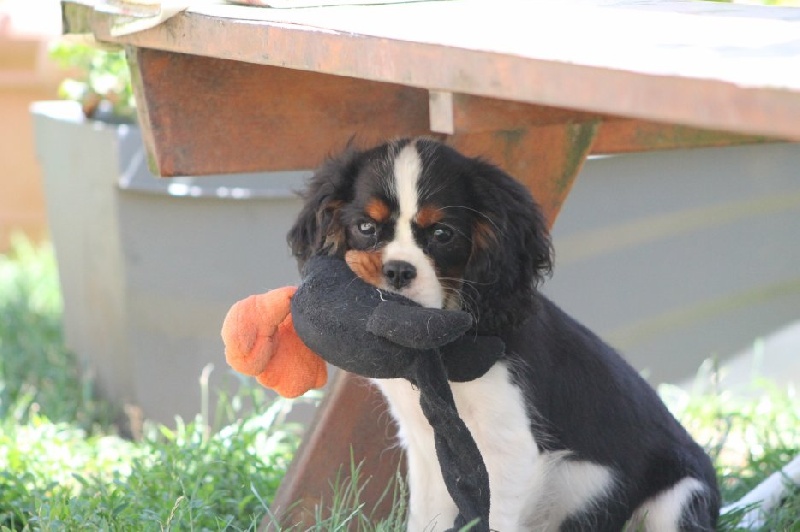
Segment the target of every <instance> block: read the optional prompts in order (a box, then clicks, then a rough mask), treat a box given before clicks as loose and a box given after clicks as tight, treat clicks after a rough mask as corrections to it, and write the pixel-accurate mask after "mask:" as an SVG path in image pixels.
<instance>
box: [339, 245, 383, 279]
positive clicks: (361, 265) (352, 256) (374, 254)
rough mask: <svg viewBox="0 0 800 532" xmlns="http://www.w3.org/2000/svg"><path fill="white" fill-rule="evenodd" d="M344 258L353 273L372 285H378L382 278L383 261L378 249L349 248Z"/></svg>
mask: <svg viewBox="0 0 800 532" xmlns="http://www.w3.org/2000/svg"><path fill="white" fill-rule="evenodd" d="M344 260H345V262H347V265H348V266H350V269H351V270H353V273H355V274H356V275H358V276H359V277H361V279H363V280H364V281H366V282H367V283H369V284H371V285H373V286H380V284H381V279H382V278H383V261H382V260H381V252H380V251H357V250H355V249H351V250H350V251H348V252H347V253H345V255H344Z"/></svg>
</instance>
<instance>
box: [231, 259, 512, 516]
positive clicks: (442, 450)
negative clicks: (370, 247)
mask: <svg viewBox="0 0 800 532" xmlns="http://www.w3.org/2000/svg"><path fill="white" fill-rule="evenodd" d="M290 309H291V311H290ZM472 326H473V321H472V317H471V316H470V315H469V314H467V313H465V312H461V311H452V310H442V309H431V308H423V307H421V306H419V305H417V304H416V303H414V302H412V301H410V300H408V299H406V298H404V297H402V296H400V295H397V294H394V293H390V292H386V291H383V290H380V289H377V288H375V287H374V286H372V285H369V284H367V283H365V282H364V281H362V280H361V279H360V278H359V277H357V276H356V275H355V274H354V273H353V271H352V270H351V269H350V268H349V267H348V266H347V264H346V263H345V261H343V260H341V259H337V258H334V257H314V258H312V259H310V260H309V261H308V262H307V263H306V265H305V268H304V271H303V282H302V284H301V285H300V286H299V287H298V288H297V289H296V290H295V289H294V288H293V287H287V288H282V289H279V290H274V291H272V292H268V293H267V294H262V295H258V296H251V297H249V298H247V299H245V300H242V301H240V302H238V303H236V304H235V305H234V306H233V308H231V310H230V312H229V313H228V316H227V317H226V318H225V322H224V324H223V329H222V335H223V339H224V341H225V344H226V351H225V353H226V358H227V360H228V362H229V363H230V365H231V366H232V367H233V368H234V369H236V370H237V371H240V372H242V373H245V374H248V375H256V376H257V378H258V381H259V382H260V383H262V384H263V385H265V386H268V387H270V388H273V389H275V390H276V391H278V392H279V393H281V394H282V395H287V396H296V395H300V394H302V393H303V392H304V391H305V390H308V389H310V388H313V387H319V386H322V385H323V384H324V382H325V379H326V373H325V363H324V361H323V359H324V360H325V361H327V362H330V363H331V364H333V365H335V366H337V367H339V368H341V369H344V370H346V371H350V372H353V373H356V374H358V375H362V376H364V377H369V378H378V379H382V378H405V379H407V380H409V381H410V382H412V383H413V384H414V385H415V386H416V387H417V388H418V389H419V392H420V405H421V407H422V411H423V413H424V414H425V416H426V417H427V419H428V421H429V423H430V424H431V426H432V427H433V430H434V439H435V443H436V453H437V456H438V458H439V464H440V467H441V469H442V475H443V477H444V481H445V485H446V486H447V489H448V492H449V493H450V495H451V497H452V498H453V500H454V502H455V503H456V505H457V507H458V509H459V516H458V517H457V519H456V522H455V523H454V527H455V529H458V528H461V527H463V526H464V525H466V524H468V523H471V522H474V521H477V522H478V525H477V527H476V528H473V530H478V531H482V530H483V531H488V530H489V528H488V522H489V521H488V518H489V477H488V474H487V472H486V466H485V464H484V462H483V458H482V457H481V454H480V452H479V451H478V447H477V445H476V444H475V441H474V440H473V438H472V436H471V434H470V432H469V430H468V429H467V427H466V425H465V424H464V422H463V420H462V419H461V418H460V417H459V415H458V412H457V410H456V407H455V402H454V400H453V395H452V392H451V390H450V386H449V383H448V379H449V380H451V381H460V382H464V381H469V380H472V379H476V378H478V377H480V376H481V375H483V374H484V373H486V372H487V371H488V370H489V368H491V366H492V365H493V364H494V363H495V362H496V361H497V360H498V359H499V358H500V357H501V356H502V354H503V352H504V348H505V346H504V344H503V342H502V340H500V339H499V338H497V337H491V336H477V335H474V334H467V335H465V333H466V332H467V331H470V330H471V329H472ZM318 355H319V356H318ZM320 357H321V358H320Z"/></svg>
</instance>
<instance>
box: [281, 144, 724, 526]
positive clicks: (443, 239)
mask: <svg viewBox="0 0 800 532" xmlns="http://www.w3.org/2000/svg"><path fill="white" fill-rule="evenodd" d="M289 242H290V244H291V246H292V249H293V252H294V255H295V256H296V257H297V258H298V260H299V261H300V262H301V263H302V262H303V261H304V260H306V259H307V258H309V257H310V256H311V255H313V254H315V253H327V254H336V255H340V256H343V257H345V256H346V257H347V259H348V262H349V263H350V264H351V267H352V268H353V269H354V271H355V272H356V273H357V274H359V275H360V276H361V277H363V278H364V279H366V280H367V281H369V282H371V283H372V284H374V285H376V286H378V287H379V288H383V289H387V290H393V291H396V292H399V293H401V294H403V295H405V296H407V297H409V298H410V299H413V300H415V301H417V302H418V303H420V304H422V305H425V306H430V307H444V308H461V309H464V310H466V311H468V312H470V313H472V314H473V316H474V317H475V319H476V323H477V325H476V327H475V332H476V333H478V334H487V335H498V336H500V337H502V339H503V340H504V341H505V344H506V354H505V355H504V356H503V357H502V359H501V360H500V361H499V362H497V363H496V364H495V365H494V366H493V367H492V369H490V370H489V372H488V373H487V374H486V375H484V376H483V377H481V378H479V379H477V380H474V381H472V382H467V383H451V385H452V389H453V395H454V396H455V401H456V405H457V407H458V411H459V413H460V415H461V416H462V418H463V419H464V421H465V422H466V424H467V426H468V427H469V429H470V431H471V432H472V434H473V436H474V438H475V440H476V442H477V444H478V447H479V449H480V450H481V453H482V455H483V457H484V460H485V462H486V466H487V469H488V471H489V478H490V488H491V517H490V527H491V528H492V529H494V530H499V531H501V532H514V531H522V530H525V531H527V530H564V531H567V530H581V531H584V530H593V531H618V530H623V529H624V528H625V527H626V526H628V527H629V528H628V529H629V530H641V529H644V530H648V531H656V532H668V531H672V530H713V529H714V527H715V524H716V519H717V514H718V512H719V493H718V489H717V486H716V479H715V472H714V469H713V467H712V465H711V462H710V460H709V458H708V457H707V456H706V454H705V453H704V452H703V450H702V449H701V448H700V447H699V446H698V445H697V444H696V443H695V442H694V441H693V440H692V438H691V437H690V436H689V435H688V434H687V432H686V431H685V430H684V429H683V427H681V425H680V424H679V423H678V422H677V421H676V420H675V419H674V418H673V417H672V416H671V415H670V414H669V412H668V411H667V409H666V408H665V406H664V405H663V403H662V402H661V401H660V399H659V398H658V396H657V395H656V394H655V392H654V391H653V389H652V388H651V387H650V386H649V385H648V384H647V383H646V382H645V381H644V380H643V379H641V378H640V377H639V375H638V374H637V373H636V371H635V370H634V369H633V368H631V366H629V365H628V364H627V363H626V362H625V361H624V360H623V359H622V358H621V357H620V355H619V354H617V353H616V352H615V351H614V350H613V349H612V348H611V347H609V346H608V345H606V344H605V343H603V341H602V340H600V339H599V338H598V337H597V336H595V335H594V334H593V333H592V332H591V331H589V330H588V329H586V328H585V327H583V326H582V325H581V324H579V323H578V322H576V321H575V320H574V319H572V318H571V317H570V316H568V315H567V314H565V313H564V312H563V311H561V310H560V309H559V308H558V307H557V306H556V305H555V304H553V303H552V302H550V301H549V300H548V299H547V298H545V297H544V296H543V295H542V294H540V293H539V292H538V291H537V285H538V283H539V282H540V281H541V280H542V278H543V277H544V276H545V275H546V274H548V273H549V271H550V269H551V245H550V240H549V236H548V233H547V229H546V225H545V222H544V220H543V218H542V215H541V212H540V210H539V209H538V207H537V205H536V204H535V203H534V201H533V199H532V198H531V196H530V194H529V192H528V191H527V189H525V188H524V187H523V186H522V185H520V184H519V183H518V182H516V181H515V180H514V179H513V178H511V177H510V176H508V175H507V174H505V173H504V172H503V171H501V170H500V169H498V168H497V167H495V166H493V165H491V164H489V163H487V162H484V161H482V160H479V159H472V158H468V157H465V156H463V155H461V154H459V153H458V152H456V151H455V150H453V149H451V148H449V147H447V146H445V145H443V144H441V143H438V142H436V141H434V140H430V139H403V140H398V141H394V142H391V143H387V144H385V145H382V146H379V147H377V148H373V149H370V150H365V151H359V150H348V151H347V152H346V153H345V154H343V155H342V156H340V157H338V158H334V159H332V160H330V161H328V162H327V163H326V164H325V165H324V166H323V167H322V168H321V169H320V170H319V171H318V172H317V173H316V174H315V175H314V177H313V178H312V179H311V181H310V183H309V187H308V190H307V192H306V195H305V206H304V208H303V210H302V212H301V214H300V215H299V218H298V220H297V222H296V224H295V225H294V227H293V228H292V230H291V231H290V233H289ZM608 304H609V305H613V304H614V302H613V301H609V302H608ZM376 384H377V385H378V386H379V387H380V389H381V390H382V392H383V394H384V395H385V396H386V399H387V400H388V403H389V406H390V409H391V413H392V415H393V416H394V419H395V420H396V422H397V424H398V426H399V438H400V441H401V444H402V445H403V446H404V447H405V449H406V451H407V458H408V481H409V490H410V515H409V525H408V529H409V530H411V531H422V530H443V529H446V528H448V527H450V526H451V525H452V523H453V518H454V517H455V515H456V513H457V511H456V507H455V505H454V503H453V502H452V500H451V498H450V496H449V495H448V493H447V490H446V488H445V485H444V483H443V481H442V477H441V474H440V471H439V466H438V463H437V461H436V453H435V451H434V443H433V434H432V431H431V428H430V426H429V425H428V423H427V421H426V420H425V417H424V416H423V415H422V412H421V411H420V406H419V400H418V399H419V398H418V394H417V392H416V390H415V389H414V388H413V387H412V386H411V384H409V383H408V382H407V381H404V380H382V381H376Z"/></svg>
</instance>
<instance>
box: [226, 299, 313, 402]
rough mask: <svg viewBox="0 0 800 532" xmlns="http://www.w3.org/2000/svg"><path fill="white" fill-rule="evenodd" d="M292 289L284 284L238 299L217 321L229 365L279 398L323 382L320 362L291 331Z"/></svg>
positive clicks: (300, 393)
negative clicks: (273, 392) (221, 319)
mask: <svg viewBox="0 0 800 532" xmlns="http://www.w3.org/2000/svg"><path fill="white" fill-rule="evenodd" d="M296 291H297V288H295V287H294V286H286V287H284V288H279V289H277V290H271V291H270V292H267V293H266V294H258V295H254V296H250V297H248V298H246V299H243V300H241V301H239V302H237V303H236V304H234V305H233V306H232V307H231V309H230V310H229V311H228V315H227V316H226V317H225V321H224V322H223V324H222V338H223V340H224V342H225V358H226V360H227V361H228V364H230V366H231V367H232V368H233V369H235V370H236V371H238V372H240V373H244V374H245V375H251V376H254V377H256V380H257V381H258V382H259V383H260V384H261V385H262V386H266V387H267V388H271V389H273V390H275V391H276V392H278V393H279V394H280V395H282V396H283V397H298V396H300V395H303V394H304V393H306V392H307V391H308V390H310V389H312V388H321V387H322V386H325V383H326V382H327V380H328V367H327V365H326V364H325V361H324V360H323V359H322V358H320V356H319V355H317V354H316V353H314V352H313V351H311V349H309V348H308V347H306V345H305V344H304V343H303V342H302V341H301V340H300V338H299V337H298V336H297V333H296V332H295V330H294V324H293V323H292V314H291V301H292V296H293V295H294V293H295V292H296Z"/></svg>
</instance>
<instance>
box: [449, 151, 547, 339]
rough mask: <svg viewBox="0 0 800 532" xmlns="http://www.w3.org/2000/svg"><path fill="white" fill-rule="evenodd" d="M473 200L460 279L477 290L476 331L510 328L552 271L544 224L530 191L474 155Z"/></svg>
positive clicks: (525, 310)
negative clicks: (468, 247) (469, 240)
mask: <svg viewBox="0 0 800 532" xmlns="http://www.w3.org/2000/svg"><path fill="white" fill-rule="evenodd" d="M472 162H473V163H474V164H473V166H472V168H473V170H474V172H475V175H474V178H473V179H472V180H471V181H472V183H473V186H474V187H475V189H474V190H473V193H474V197H475V198H476V200H477V202H478V208H477V209H476V211H477V212H478V213H479V214H478V215H476V217H475V220H474V222H473V230H472V252H471V255H470V259H469V262H468V263H467V267H466V270H465V274H464V278H465V280H466V281H467V283H468V284H469V285H471V286H472V287H473V288H474V289H475V291H477V295H478V305H479V309H480V312H479V316H478V317H479V321H478V330H479V332H494V333H496V332H499V331H501V330H503V329H507V328H509V327H513V326H514V325H516V323H517V322H518V321H519V319H521V318H523V317H524V316H525V315H526V314H527V310H528V309H529V307H530V305H531V304H532V302H533V297H532V295H533V292H534V291H535V290H536V285H537V284H538V283H539V282H541V281H542V280H543V279H544V277H545V276H547V275H549V274H550V272H551V271H552V265H553V263H552V245H551V242H550V235H549V232H548V230H547V224H546V222H545V220H544V217H543V216H542V213H541V210H540V209H539V207H538V205H537V204H536V203H535V201H534V200H533V198H532V197H531V195H530V192H529V191H528V189H527V188H525V187H524V186H523V185H522V184H520V183H519V182H518V181H516V180H515V179H513V178H512V177H511V176H509V175H508V174H506V173H505V172H503V171H502V170H500V169H499V168H497V167H495V166H493V165H491V164H488V163H486V162H483V161H481V160H473V161H472Z"/></svg>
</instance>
